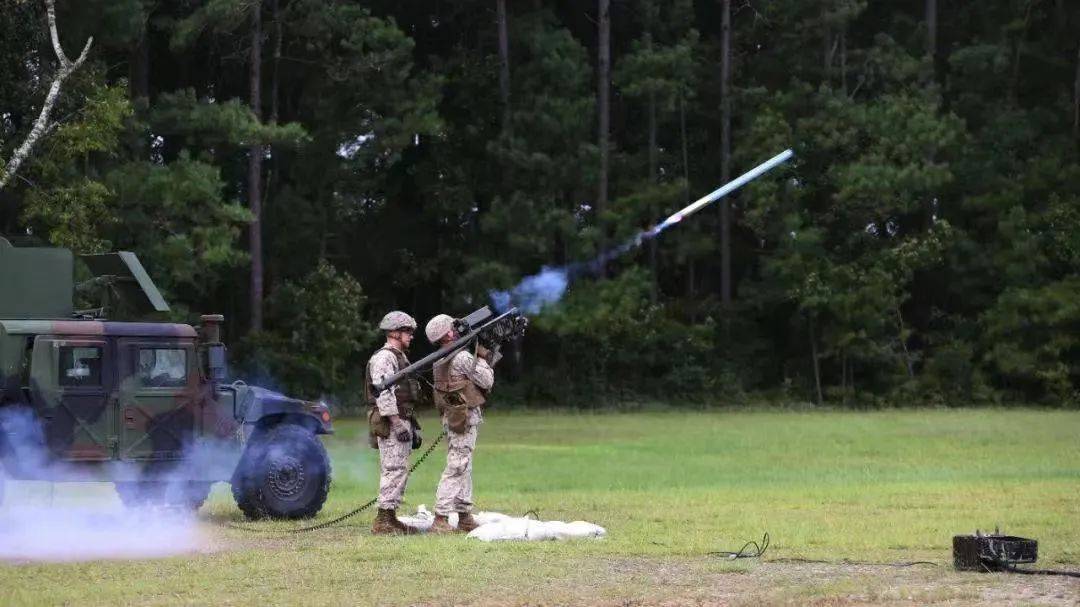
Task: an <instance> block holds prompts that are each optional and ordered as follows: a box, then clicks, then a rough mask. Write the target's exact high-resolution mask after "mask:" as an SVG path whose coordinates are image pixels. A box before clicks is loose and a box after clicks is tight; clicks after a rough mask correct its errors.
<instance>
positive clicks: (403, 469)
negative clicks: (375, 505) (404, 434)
mask: <svg viewBox="0 0 1080 607" xmlns="http://www.w3.org/2000/svg"><path fill="white" fill-rule="evenodd" d="M378 440H379V508H382V509H383V510H397V507H398V506H400V505H401V498H403V497H404V496H405V485H406V484H408V482H409V454H411V453H412V443H411V442H408V443H403V442H401V441H399V440H398V439H397V438H396V437H394V436H390V437H388V438H382V437H378Z"/></svg>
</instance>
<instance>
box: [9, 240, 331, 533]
mask: <svg viewBox="0 0 1080 607" xmlns="http://www.w3.org/2000/svg"><path fill="white" fill-rule="evenodd" d="M82 259H83V261H85V263H86V266H87V267H88V268H89V270H90V271H91V273H92V274H93V275H94V278H93V279H92V280H89V281H85V282H84V283H83V284H81V285H79V288H80V290H81V289H82V288H89V289H91V290H93V289H98V290H100V292H101V293H102V294H103V295H104V300H105V302H106V303H105V304H104V305H103V306H102V307H101V308H97V309H94V310H84V311H76V310H74V303H73V300H74V295H75V292H76V288H77V287H76V285H75V283H74V279H73V272H74V264H75V257H74V256H73V255H72V253H71V252H70V251H68V250H66V249H58V248H34V247H27V248H23V247H14V246H12V245H11V244H10V243H9V242H8V241H7V240H5V239H3V238H0V501H2V500H3V482H4V476H5V475H6V476H7V477H9V478H12V479H19V480H49V481H112V482H113V483H114V484H115V486H116V490H117V493H118V494H119V497H120V498H121V500H122V501H123V502H124V503H125V504H127V505H131V506H134V505H143V504H147V505H148V504H161V505H170V506H178V507H186V508H193V509H197V508H198V507H199V506H200V505H202V503H203V501H204V500H205V499H206V497H207V495H208V493H209V491H210V486H211V484H212V483H214V482H216V481H225V482H229V483H231V484H232V492H233V496H234V497H235V498H236V503H237V505H238V506H239V507H240V509H241V510H242V511H243V512H244V514H245V515H247V516H248V517H249V518H253V519H255V518H263V517H271V518H303V517H310V516H314V515H315V513H317V512H318V511H319V509H320V508H322V505H323V502H324V501H325V500H326V496H327V492H328V491H329V487H330V462H329V459H328V458H327V455H326V450H325V449H324V447H323V445H322V442H321V441H320V439H319V438H318V435H320V434H329V433H331V432H332V431H333V428H332V425H331V419H330V413H329V411H328V409H327V407H326V406H325V405H324V404H322V403H317V402H308V401H303V400H298V399H294V398H289V397H286V396H284V395H282V394H278V393H276V392H273V391H270V390H266V389H263V388H258V387H255V386H249V385H246V384H244V383H243V382H229V381H227V380H226V378H227V376H228V371H227V366H226V356H225V354H226V350H225V346H224V345H223V344H222V343H221V324H222V322H223V321H224V318H223V317H222V316H220V315H207V316H203V317H202V318H201V326H199V327H198V328H195V327H192V326H191V325H186V324H179V323H169V322H146V321H143V322H120V321H114V320H106V319H105V318H104V316H105V314H107V313H108V314H110V315H111V314H112V312H111V310H116V309H120V308H122V307H124V306H126V307H127V309H128V310H129V311H131V310H133V311H134V312H135V313H136V315H140V314H141V315H146V314H153V313H155V312H165V311H168V309H169V308H168V305H167V304H166V303H165V301H164V299H163V298H162V297H161V294H160V293H159V292H158V290H157V288H156V287H155V286H154V284H153V282H152V281H151V280H150V277H149V276H148V275H147V273H146V271H145V270H144V269H143V266H142V265H141V264H140V263H139V260H138V258H137V257H136V256H135V255H134V254H132V253H127V252H121V253H113V254H107V255H92V256H84V257H82Z"/></svg>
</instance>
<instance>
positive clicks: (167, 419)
mask: <svg viewBox="0 0 1080 607" xmlns="http://www.w3.org/2000/svg"><path fill="white" fill-rule="evenodd" d="M116 346H117V347H116V349H117V359H118V362H119V364H118V367H117V369H118V372H119V377H120V381H119V390H118V398H119V402H120V407H119V410H120V459H137V460H147V459H148V460H176V459H181V458H182V457H183V456H184V449H185V448H187V447H190V446H191V444H192V441H193V440H194V438H195V431H196V424H197V423H198V419H199V413H200V411H198V408H199V406H200V401H199V395H198V367H197V366H196V363H197V359H196V356H195V346H194V344H193V343H191V342H190V341H184V340H160V339H145V338H120V339H117V342H116Z"/></svg>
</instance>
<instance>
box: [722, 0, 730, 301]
mask: <svg viewBox="0 0 1080 607" xmlns="http://www.w3.org/2000/svg"><path fill="white" fill-rule="evenodd" d="M721 5H722V7H721V24H720V104H721V105H720V182H721V183H727V182H728V181H730V180H731V0H721ZM730 200H731V197H730V196H728V197H725V198H722V199H721V200H720V301H721V302H722V303H723V305H724V306H725V307H727V306H729V305H731V202H730Z"/></svg>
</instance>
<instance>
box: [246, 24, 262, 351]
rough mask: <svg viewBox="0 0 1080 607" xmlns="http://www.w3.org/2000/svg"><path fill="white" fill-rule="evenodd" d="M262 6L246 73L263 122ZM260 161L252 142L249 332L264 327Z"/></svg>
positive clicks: (254, 108) (256, 145)
mask: <svg viewBox="0 0 1080 607" xmlns="http://www.w3.org/2000/svg"><path fill="white" fill-rule="evenodd" d="M261 9H262V6H261V3H256V4H255V5H254V6H253V7H252V10H251V56H250V59H249V61H250V63H251V65H250V69H249V72H248V75H249V78H250V81H249V84H250V87H251V112H252V113H253V114H255V119H256V120H262V95H261V93H262V91H261V88H262V71H261V68H262V10H261ZM262 160H263V146H262V144H261V143H258V142H256V143H253V144H252V145H251V148H250V150H249V151H248V206H249V208H250V209H251V216H252V217H251V225H250V226H249V227H248V236H249V240H250V247H251V251H250V252H251V330H252V331H259V330H261V329H262V326H263V309H262V308H263V256H262Z"/></svg>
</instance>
